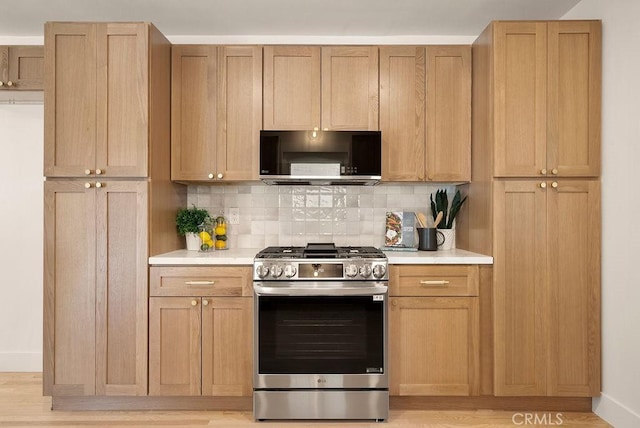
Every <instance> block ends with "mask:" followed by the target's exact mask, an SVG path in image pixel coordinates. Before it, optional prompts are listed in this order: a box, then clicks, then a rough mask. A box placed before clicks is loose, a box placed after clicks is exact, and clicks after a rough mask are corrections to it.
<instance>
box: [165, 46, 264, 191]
mask: <svg viewBox="0 0 640 428" xmlns="http://www.w3.org/2000/svg"><path fill="white" fill-rule="evenodd" d="M172 56H173V59H172V85H171V86H172V95H171V97H172V102H171V124H172V126H171V150H172V153H171V160H172V162H171V178H172V179H173V180H185V181H207V180H256V179H257V178H258V177H257V175H258V155H259V154H258V141H259V136H260V129H261V128H262V49H261V48H260V47H256V46H212V45H175V46H173V49H172Z"/></svg>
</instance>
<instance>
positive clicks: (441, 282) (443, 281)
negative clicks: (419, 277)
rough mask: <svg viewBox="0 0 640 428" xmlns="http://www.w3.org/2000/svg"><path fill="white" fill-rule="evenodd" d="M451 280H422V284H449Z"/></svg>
mask: <svg viewBox="0 0 640 428" xmlns="http://www.w3.org/2000/svg"><path fill="white" fill-rule="evenodd" d="M448 283H449V281H447V280H444V279H438V280H435V281H420V284H421V285H447V284H448Z"/></svg>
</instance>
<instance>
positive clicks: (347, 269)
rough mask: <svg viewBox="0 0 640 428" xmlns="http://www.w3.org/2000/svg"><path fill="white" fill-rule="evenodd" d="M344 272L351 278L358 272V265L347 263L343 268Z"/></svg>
mask: <svg viewBox="0 0 640 428" xmlns="http://www.w3.org/2000/svg"><path fill="white" fill-rule="evenodd" d="M344 273H345V275H347V276H348V277H349V278H353V277H354V276H356V275H357V274H358V266H356V265H347V267H345V268H344Z"/></svg>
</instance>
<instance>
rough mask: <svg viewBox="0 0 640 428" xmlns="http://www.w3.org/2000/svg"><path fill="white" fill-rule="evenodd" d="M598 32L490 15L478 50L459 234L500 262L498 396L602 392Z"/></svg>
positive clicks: (496, 286)
mask: <svg viewBox="0 0 640 428" xmlns="http://www.w3.org/2000/svg"><path fill="white" fill-rule="evenodd" d="M600 37H601V36H600V22H599V21H557V22H555V21H550V22H494V23H492V24H491V25H489V26H488V27H487V28H486V29H485V31H484V32H483V33H482V34H481V35H480V37H479V38H478V40H476V42H475V43H474V45H473V61H474V64H473V91H474V96H473V99H474V104H473V109H474V113H475V114H474V117H473V146H472V147H473V153H472V159H473V171H474V177H473V181H472V182H471V184H470V185H469V187H468V200H467V204H468V210H467V211H465V213H463V216H462V217H461V219H460V220H461V225H464V226H463V227H461V229H460V230H459V232H461V240H460V242H461V243H462V245H461V248H464V249H469V250H471V251H476V252H480V253H484V254H491V255H493V258H494V270H493V306H494V318H493V327H494V332H493V333H494V339H495V340H494V362H495V364H494V370H493V372H494V393H495V395H499V396H535V395H539V396H543V395H548V396H568V397H589V396H597V395H598V394H599V392H600V357H599V355H600V184H599V180H598V174H599V171H600V143H599V139H600V67H601V65H600V49H601V41H600ZM576 176H584V177H591V176H593V177H594V178H593V179H588V180H587V179H578V178H577V177H576ZM505 177H507V178H505ZM516 177H519V178H518V179H515V178H516ZM534 177H536V178H534Z"/></svg>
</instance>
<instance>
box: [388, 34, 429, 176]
mask: <svg viewBox="0 0 640 428" xmlns="http://www.w3.org/2000/svg"><path fill="white" fill-rule="evenodd" d="M425 83H426V82H425V48H424V47H411V46H384V47H381V48H380V130H381V131H382V179H383V180H384V181H422V180H424V170H425Z"/></svg>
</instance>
